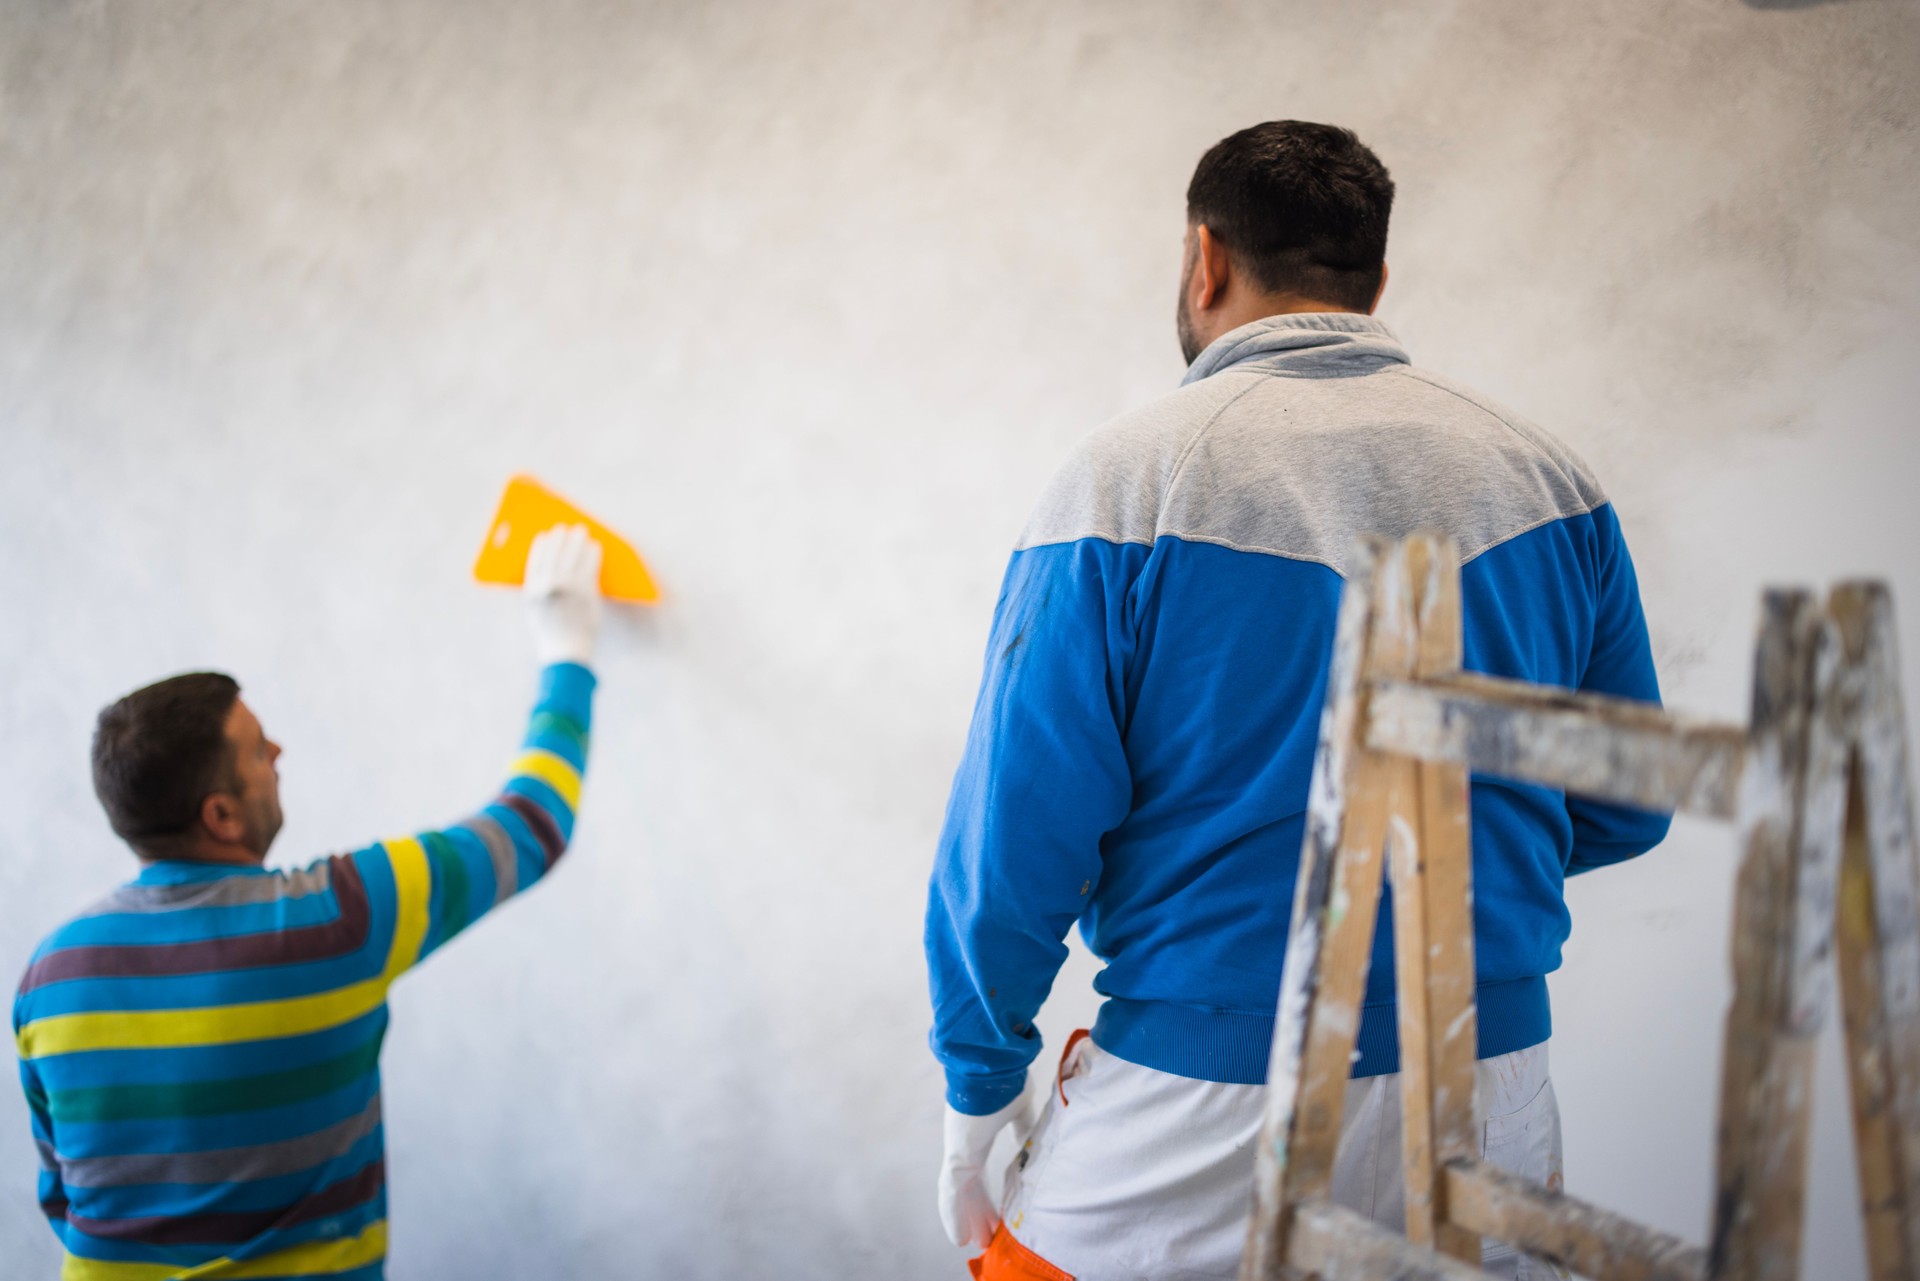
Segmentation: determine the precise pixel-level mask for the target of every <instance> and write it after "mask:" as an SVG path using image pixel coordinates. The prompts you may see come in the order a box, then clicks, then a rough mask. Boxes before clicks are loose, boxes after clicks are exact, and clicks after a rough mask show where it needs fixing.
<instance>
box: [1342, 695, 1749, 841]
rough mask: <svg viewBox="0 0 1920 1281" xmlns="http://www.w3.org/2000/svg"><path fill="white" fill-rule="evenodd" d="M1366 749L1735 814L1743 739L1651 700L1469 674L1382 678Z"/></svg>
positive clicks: (1662, 805) (1647, 805)
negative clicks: (1617, 696)
mask: <svg viewBox="0 0 1920 1281" xmlns="http://www.w3.org/2000/svg"><path fill="white" fill-rule="evenodd" d="M1366 741H1367V746H1369V747H1371V748H1373V749H1375V750H1376V751H1384V752H1399V753H1404V754H1406V755H1408V756H1417V757H1419V758H1421V759H1423V760H1439V761H1453V762H1456V763H1459V764H1463V765H1465V766H1467V767H1468V768H1469V769H1472V770H1475V771H1478V772H1480V773H1484V774H1494V775H1499V776H1501V777H1505V778H1516V779H1524V780H1528V781H1531V782H1537V783H1546V784H1549V785H1551V786H1554V787H1563V788H1565V789H1566V790H1568V791H1570V792H1577V793H1580V794H1582V795H1586V796H1593V797H1596V798H1599V799H1602V800H1611V801H1617V802H1619V803H1621V804H1626V805H1636V806H1639V807H1641V808H1643V809H1654V810H1683V811H1686V812H1688V813H1694V814H1705V815H1711V816H1714V817H1719V818H1731V817H1733V814H1734V811H1735V808H1736V798H1737V796H1738V791H1739V781H1740V772H1741V764H1742V761H1743V760H1744V758H1745V754H1746V735H1745V733H1744V732H1743V731H1742V730H1740V729H1738V728H1736V727H1733V726H1727V725H1717V724H1712V723H1708V722H1704V721H1695V720H1691V719H1689V718H1687V717H1682V716H1675V715H1673V714H1672V713H1670V712H1665V711H1662V710H1661V709H1660V708H1659V707H1658V706H1656V705H1654V704H1651V703H1639V702H1635V701H1633V700H1631V699H1624V698H1609V697H1606V696H1603V695H1599V694H1582V693H1578V692H1575V691H1573V690H1563V689H1557V688H1553V687H1551V686H1543V685H1530V684H1527V683H1525V682H1523V681H1510V680H1503V679H1500V678H1497V677H1492V676H1480V675H1476V674H1473V673H1461V674H1459V675H1455V676H1450V677H1443V678H1439V679H1435V680H1422V681H1393V680H1389V681H1382V682H1380V683H1379V684H1377V685H1375V686H1374V687H1373V688H1372V689H1371V690H1370V691H1369V697H1368V701H1367V729H1366Z"/></svg>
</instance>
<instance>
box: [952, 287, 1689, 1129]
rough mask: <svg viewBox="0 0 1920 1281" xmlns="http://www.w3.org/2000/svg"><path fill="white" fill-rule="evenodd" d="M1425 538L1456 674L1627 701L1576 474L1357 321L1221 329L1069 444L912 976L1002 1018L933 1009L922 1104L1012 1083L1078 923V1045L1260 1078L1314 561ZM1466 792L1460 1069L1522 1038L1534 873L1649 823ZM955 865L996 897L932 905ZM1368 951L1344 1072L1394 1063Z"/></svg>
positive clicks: (1642, 693) (1624, 650) (1641, 831)
mask: <svg viewBox="0 0 1920 1281" xmlns="http://www.w3.org/2000/svg"><path fill="white" fill-rule="evenodd" d="M1423 528H1432V529H1438V530H1441V531H1443V532H1446V533H1448V534H1450V535H1452V536H1453V537H1454V539H1455V540H1456V541H1457V543H1458V545H1459V546H1460V548H1461V551H1462V555H1463V557H1464V558H1465V560H1466V562H1467V563H1466V566H1465V571H1464V583H1463V594H1464V595H1463V608H1464V613H1465V623H1466V662H1467V666H1468V667H1469V668H1471V669H1474V670H1478V671H1485V672H1491V673H1496V674H1499V675H1505V676H1513V677H1518V678H1524V679H1527V680H1532V681H1541V682H1546V683H1551V684H1558V685H1566V686H1576V687H1583V688H1588V689H1597V690H1603V691H1605V692H1609V693H1614V694H1621V695H1626V696H1630V697H1636V698H1644V699H1652V698H1657V696H1658V691H1657V687H1656V685H1655V682H1654V674H1653V671H1652V666H1651V662H1650V660H1649V656H1648V649H1647V643H1646V632H1645V624H1644V621H1643V620H1642V618H1641V614H1640V607H1639V599H1638V592H1637V589H1636V587H1635V584H1634V579H1633V571H1632V566H1631V563H1630V561H1629V559H1628V557H1627V555H1626V552H1625V547H1624V544H1623V543H1622V542H1621V540H1620V536H1619V530H1618V526H1617V524H1616V523H1615V522H1614V519H1613V515H1612V511H1611V509H1610V507H1608V506H1607V505H1606V500H1605V497H1604V496H1603V495H1602V493H1601V492H1600V490H1599V487H1598V486H1597V484H1596V483H1595V482H1594V480H1593V478H1592V477H1591V475H1590V474H1589V473H1588V471H1587V470H1586V468H1585V467H1584V466H1583V465H1582V464H1581V463H1580V462H1579V461H1578V460H1577V459H1576V458H1574V457H1573V455H1572V454H1571V453H1569V452H1568V451H1567V450H1566V449H1565V448H1564V447H1562V446H1560V445H1559V444H1558V443H1557V442H1555V441H1553V440H1552V439H1551V438H1550V437H1548V436H1547V435H1546V434H1545V433H1542V432H1540V431H1538V430H1537V429H1534V428H1531V427H1528V426H1526V425H1524V424H1521V423H1519V422H1517V421H1515V420H1514V419H1513V418H1512V417H1511V416H1510V415H1506V414H1504V413H1502V412H1501V411H1499V410H1497V409H1495V408H1493V407H1492V406H1490V405H1489V404H1488V403H1487V402H1485V401H1484V400H1482V399H1481V398H1479V397H1476V396H1474V395H1472V394H1471V393H1468V392H1465V391H1463V390H1462V389H1459V388H1456V387H1453V386H1452V385H1450V384H1448V383H1445V382H1443V381H1442V380H1439V379H1436V378H1433V377H1432V376H1430V375H1427V374H1424V373H1420V372H1418V371H1415V370H1413V369H1411V368H1410V367H1409V366H1408V364H1407V363H1406V357H1405V354H1404V352H1403V351H1402V350H1401V349H1400V347H1399V345H1398V343H1397V342H1396V341H1395V340H1394V339H1393V338H1392V336H1391V334H1390V333H1389V332H1388V331H1387V330H1386V329H1385V327H1384V326H1382V325H1381V324H1380V323H1379V322H1378V321H1375V320H1373V319H1371V318H1369V317H1366V316H1362V315H1354V314H1344V313H1341V314H1313V315H1305V316H1301V315H1283V316H1275V317H1272V318H1270V319H1268V320H1264V321H1261V322H1258V323H1256V324H1252V325H1248V326H1245V327H1243V328H1241V329H1239V330H1236V331H1234V332H1233V333H1232V334H1229V335H1227V336H1226V337H1224V338H1222V339H1221V340H1220V341H1219V342H1217V343H1215V344H1213V345H1212V346H1211V347H1209V348H1208V350H1207V352H1206V353H1205V354H1203V355H1202V356H1201V357H1200V359H1199V360H1198V361H1197V362H1196V363H1195V365H1194V367H1193V368H1192V370H1191V371H1190V372H1189V374H1188V379H1187V385H1186V386H1184V387H1183V388H1182V389H1181V390H1180V391H1178V392H1176V393H1174V394H1172V395H1171V396H1168V397H1166V398H1165V399H1163V400H1162V401H1160V402H1157V403H1156V404H1154V405H1151V406H1149V407H1147V408H1146V409H1144V410H1141V411H1139V412H1137V413H1134V414H1130V415H1128V416H1126V417H1124V418H1122V419H1120V420H1118V421H1117V422H1115V423H1113V424H1111V425H1109V426H1108V427H1106V428H1103V429H1102V430H1101V431H1099V432H1096V433H1095V434H1094V435H1093V436H1091V437H1089V438H1088V440H1087V441H1086V442H1084V443H1083V445H1082V446H1081V448H1080V449H1079V450H1078V451H1076V454H1075V456H1074V457H1073V459H1071V460H1070V461H1069V462H1068V464H1067V465H1066V466H1065V467H1064V468H1063V469H1062V471H1061V473H1060V474H1059V475H1058V476H1057V477H1056V479H1055V481H1054V483H1053V484H1052V485H1051V486H1050V487H1049V490H1048V492H1047V494H1046V496H1045V497H1044V498H1043V499H1042V501H1041V503H1040V504H1039V507H1038V510H1037V511H1036V513H1035V515H1034V517H1033V519H1032V521H1031V522H1030V524H1029V526H1028V529H1027V531H1026V533H1025V534H1024V535H1023V537H1022V539H1021V542H1020V548H1019V550H1017V551H1016V552H1015V554H1014V557H1013V561H1012V564H1011V565H1010V567H1009V569H1008V574H1007V584H1006V587H1005V589H1004V591H1003V593H1002V597H1001V604H1000V610H999V613H998V615H997V616H996V620H995V625H994V633H993V638H992V640H991V641H990V643H989V648H988V661H987V675H986V678H985V682H984V684H983V688H982V693H981V698H980V702H979V705H978V708H977V710H976V714H975V723H974V728H973V732H972V734H971V736H970V740H969V744H968V750H967V755H966V757H965V759H964V760H963V762H962V764H961V767H960V771H959V777H958V779H957V781H956V786H955V792H954V797H953V801H952V805H951V807H950V809H949V814H948V828H947V832H946V835H945V837H944V838H943V842H942V850H941V861H940V866H939V867H938V868H937V869H936V874H935V887H936V888H935V898H934V902H933V904H932V908H931V910H930V913H929V929H928V940H929V947H930V951H931V954H932V956H933V958H934V964H935V969H936V984H938V982H939V978H938V975H939V972H940V970H941V969H942V968H943V967H944V966H945V965H951V966H953V967H954V972H956V973H958V972H967V973H971V974H972V975H973V976H974V985H975V986H976V988H978V989H983V990H984V989H987V988H990V989H991V990H990V992H988V997H989V999H988V1002H987V1010H988V1011H998V1012H1000V1013H1001V1017H997V1018H996V1017H982V1016H981V1015H982V1013H983V1011H981V1008H980V1007H979V1006H978V1005H971V1006H970V1005H969V1004H968V1003H960V1002H955V1003H953V1004H951V1005H950V1006H949V1007H948V1008H947V1009H946V1010H944V1011H941V1012H940V1013H939V1014H937V1016H936V1027H935V1045H936V1049H937V1050H939V1051H940V1052H941V1054H942V1056H943V1058H944V1059H945V1060H946V1061H947V1065H948V1068H949V1086H950V1092H951V1091H958V1092H960V1093H961V1094H962V1095H963V1096H964V1095H965V1093H966V1092H967V1091H968V1090H978V1091H980V1094H979V1097H978V1101H977V1104H976V1106H977V1107H981V1108H985V1107H986V1106H987V1105H988V1104H992V1105H993V1106H999V1104H1000V1103H1002V1102H1004V1101H1005V1099H1006V1098H1010V1097H1011V1096H1012V1093H1015V1092H1017V1088H1018V1082H1019V1080H1020V1079H1022V1077H1023V1074H1024V1068H1025V1064H1026V1062H1027V1060H1028V1059H1029V1058H1030V1057H1031V1053H1032V1047H1031V1044H1030V1041H1031V1035H1030V1026H1029V1024H1030V1020H1031V1018H1032V1012H1033V1011H1034V1010H1036V1009H1037V1008H1038V1005H1039V1002H1040V1000H1041V999H1043V998H1044V995H1045V991H1046V986H1047V984H1048V983H1049V982H1050V981H1051V977H1052V974H1053V971H1054V969H1055V968H1057V965H1058V957H1059V955H1060V954H1062V953H1063V951H1064V949H1063V948H1061V947H1060V945H1059V943H1058V942H1057V940H1058V938H1059V936H1060V935H1062V934H1064V933H1065V929H1066V926H1067V925H1068V924H1069V923H1071V922H1072V921H1074V920H1076V919H1077V920H1079V922H1080V924H1081V928H1082V931H1083V933H1084V935H1085V936H1086V938H1087V940H1088V942H1089V944H1090V946H1091V947H1092V948H1093V950H1094V951H1095V952H1096V953H1097V954H1098V955H1100V956H1101V957H1102V958H1103V959H1105V960H1106V961H1107V962H1108V966H1107V968H1106V970H1105V971H1104V972H1103V973H1102V974H1101V975H1100V977H1099V978H1098V980H1097V981H1096V987H1097V988H1098V989H1099V990H1100V991H1101V992H1102V993H1103V994H1105V995H1106V996H1108V997H1109V998H1110V999H1109V1000H1108V1002H1107V1003H1106V1005H1105V1006H1104V1007H1103V1008H1102V1011H1101V1014H1100V1019H1099V1022H1098V1023H1097V1024H1096V1026H1095V1028H1094V1039H1095V1040H1096V1042H1098V1043H1099V1044H1100V1045H1101V1046H1102V1047H1103V1048H1104V1049H1106V1050H1108V1051H1110V1052H1112V1053H1114V1054H1117V1055H1119V1056H1120V1057H1122V1058H1124V1059H1127V1060H1129V1061H1131V1062H1135V1063H1139V1064H1143V1065H1145V1066H1149V1067H1153V1068H1156V1069H1159V1070H1161V1071H1166V1072H1171V1073H1175V1074H1178V1075H1182V1076H1189V1077H1195V1078H1199V1079H1204V1080H1211V1081H1222V1082H1245V1083H1253V1082H1259V1081H1262V1080H1264V1077H1265V1069H1266V1060H1267V1051H1268V1045H1269V1042H1270V1039H1271V1029H1272V1022H1273V1002H1274V998H1275V993H1276V990H1277V987H1278V982H1279V972H1280V963H1281V957H1282V954H1283V948H1284V940H1285V935H1286V930H1287V925H1288V917H1289V914H1290V910H1291V905H1292V898H1293V894H1292V881H1293V876H1294V871H1295V869H1296V867H1297V863H1298V854H1299V849H1300V843H1301V823H1302V818H1303V813H1304V810H1305V805H1306V794H1307V783H1308V777H1309V774H1310V772H1311V769H1312V763H1313V751H1314V745H1315V736H1316V730H1317V726H1318V721H1319V715H1320V707H1321V703H1322V697H1323V692H1324V681H1325V675H1326V666H1327V661H1328V657H1329V653H1330V648H1331V639H1332V632H1333V617H1334V613H1335V610H1336V608H1337V605H1338V601H1339V594H1340V588H1341V581H1342V580H1341V571H1342V569H1343V567H1344V566H1345V564H1346V563H1347V557H1348V555H1349V554H1350V551H1351V548H1352V546H1353V541H1354V539H1355V537H1356V536H1358V535H1360V534H1364V533H1377V534H1384V535H1388V536H1401V535H1404V534H1407V533H1410V532H1412V531H1414V530H1415V529H1423ZM1596 641H1597V642H1598V643H1597V644H1596ZM1473 814H1474V837H1475V871H1476V885H1475V889H1476V920H1477V922H1478V923H1479V925H1480V930H1479V931H1478V933H1479V937H1478V939H1477V943H1478V948H1479V951H1478V964H1479V972H1480V980H1481V985H1482V986H1481V991H1480V1002H1481V1019H1480V1028H1481V1054H1482V1056H1483V1057H1487V1056H1491V1055H1494V1054H1499V1053H1504V1052H1506V1051H1509V1050H1513V1049H1517V1048H1520V1047H1524V1046H1527V1045H1532V1044H1535V1043H1538V1042H1539V1041H1542V1040H1544V1039H1546V1036H1547V1033H1548V1010H1547V1000H1546V985H1545V980H1544V975H1545V974H1547V973H1548V972H1549V971H1551V970H1552V969H1554V968H1556V967H1557V966H1558V964H1559V948H1560V944H1561V942H1562V941H1563V940H1564V938H1565V937H1566V933H1567V929H1568V918H1567V915H1566V910H1565V906H1564V903H1563V901H1562V897H1561V881H1562V877H1563V875H1564V874H1565V873H1566V872H1568V871H1578V870H1584V869H1585V868H1587V867H1592V866H1598V865H1601V864H1604V863H1607V862H1612V861H1616V860H1618V859H1619V858H1623V857H1628V856H1630V855H1632V854H1634V853H1638V852H1640V851H1641V850H1643V849H1645V848H1647V847H1648V846H1650V845H1652V844H1653V843H1655V842H1656V841H1657V840H1658V839H1659V838H1660V836H1661V835H1662V834H1663V833H1664V831H1665V822H1664V820H1662V819H1660V818H1657V817H1654V816H1648V815H1636V814H1632V813H1630V812H1627V811H1621V810H1618V809H1613V808H1610V807H1605V806H1591V805H1586V804H1584V803H1582V802H1579V801H1569V800H1568V799H1567V798H1565V797H1564V796H1563V795H1562V794H1560V793H1558V792H1554V791H1551V790H1549V789H1545V788H1538V787H1521V786H1514V785H1508V784H1503V783H1498V782H1494V781H1489V780H1480V781H1477V782H1476V784H1475V787H1474V793H1473ZM1009 819H1012V820H1014V821H1012V822H1009ZM981 884H991V885H994V886H996V889H997V890H998V892H997V893H995V894H994V896H993V903H994V906H995V907H997V908H999V909H1000V910H994V908H987V909H986V910H980V908H979V906H978V905H964V904H962V905H958V907H959V910H950V909H951V907H952V906H953V905H952V904H951V902H948V903H943V896H942V893H941V891H942V889H943V888H944V887H948V886H977V885H981ZM1391 939H1392V933H1391V930H1390V928H1384V927H1383V928H1382V929H1381V931H1380V932H1379V934H1378V935H1377V941H1376V952H1375V960H1374V965H1373V971H1372V984H1371V992H1370V1004H1371V1006H1372V1008H1370V1010H1369V1013H1368V1016H1367V1018H1366V1021H1365V1025H1364V1026H1363V1028H1362V1031H1361V1039H1360V1046H1361V1051H1362V1059H1361V1062H1360V1063H1359V1064H1358V1065H1357V1066H1356V1074H1357V1075H1368V1074H1371V1073H1378V1072H1387V1071H1392V1070H1394V1069H1395V1067H1396V1065H1397V1048H1396V1041H1395V1036H1394V1027H1393V1007H1392V973H1393V971H1392V967H1391V964H1390V963H1389V961H1388V958H1389V957H1390V955H1391ZM982 980H986V981H985V982H982ZM936 1004H938V1002H936ZM956 1082H957V1083H956Z"/></svg>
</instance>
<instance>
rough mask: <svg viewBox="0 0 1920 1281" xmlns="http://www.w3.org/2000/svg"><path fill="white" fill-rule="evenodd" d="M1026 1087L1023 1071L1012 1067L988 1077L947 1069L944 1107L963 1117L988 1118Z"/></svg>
mask: <svg viewBox="0 0 1920 1281" xmlns="http://www.w3.org/2000/svg"><path fill="white" fill-rule="evenodd" d="M1026 1088H1027V1070H1026V1069H1025V1068H1023V1067H1022V1068H1014V1069H1013V1070H1012V1071H1009V1072H995V1073H992V1074H991V1075H988V1076H980V1075H977V1074H974V1073H964V1072H956V1071H954V1070H953V1069H952V1068H948V1069H947V1106H948V1107H950V1108H952V1109H953V1110H954V1111H955V1112H959V1113H962V1114H963V1115H966V1116H992V1115H993V1114H994V1113H995V1112H998V1111H999V1110H1000V1109H1001V1108H1003V1107H1005V1106H1007V1104H1009V1103H1011V1102H1013V1101H1014V1100H1015V1099H1017V1098H1019V1097H1020V1095H1021V1093H1022V1092H1023V1091H1024V1090H1025V1089H1026Z"/></svg>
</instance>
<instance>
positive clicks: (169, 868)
mask: <svg viewBox="0 0 1920 1281" xmlns="http://www.w3.org/2000/svg"><path fill="white" fill-rule="evenodd" d="M266 875H268V872H267V869H266V868H264V867H261V866H259V865H257V864H246V863H197V862H194V861H193V860H191V859H163V860H161V861H160V862H157V863H148V864H146V865H145V866H144V867H142V868H141V869H140V875H139V876H137V877H135V878H134V882H133V883H134V884H135V885H186V884H189V883H191V882H194V881H217V880H220V879H221V878H222V877H227V876H266Z"/></svg>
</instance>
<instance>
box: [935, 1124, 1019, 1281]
mask: <svg viewBox="0 0 1920 1281" xmlns="http://www.w3.org/2000/svg"><path fill="white" fill-rule="evenodd" d="M1009 1125H1011V1126H1013V1137H1014V1140H1015V1142H1018V1143H1024V1142H1026V1137H1027V1107H1026V1096H1025V1095H1022V1096H1021V1097H1019V1098H1017V1099H1015V1100H1014V1101H1013V1102H1011V1103H1009V1104H1007V1106H1005V1107H1003V1108H1001V1109H1000V1110H999V1111H998V1112H995V1113H993V1114H992V1115H990V1116H968V1115H967V1114H966V1113H964V1112H956V1111H954V1110H953V1105H952V1104H948V1105H947V1124H946V1149H947V1150H946V1156H945V1157H944V1158H943V1159H942V1160H941V1162H940V1222H941V1223H942V1224H943V1225H944V1226H945V1227H946V1229H947V1239H948V1240H949V1241H951V1242H953V1243H954V1244H955V1245H976V1246H979V1247H980V1248H981V1249H985V1248H986V1245H987V1242H989V1241H991V1240H993V1230H994V1229H995V1228H997V1227H999V1226H1000V1212H999V1211H998V1210H997V1209H995V1208H994V1204H993V1202H992V1201H989V1200H988V1199H987V1184H986V1180H985V1177H984V1168H983V1167H985V1165H986V1163H987V1154H988V1153H989V1152H991V1151H992V1150H993V1141H994V1139H995V1138H997V1137H998V1136H999V1134H1000V1131H1002V1130H1004V1129H1006V1128H1007V1126H1009Z"/></svg>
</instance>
